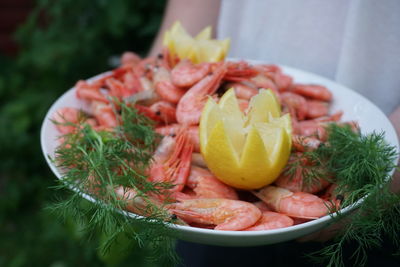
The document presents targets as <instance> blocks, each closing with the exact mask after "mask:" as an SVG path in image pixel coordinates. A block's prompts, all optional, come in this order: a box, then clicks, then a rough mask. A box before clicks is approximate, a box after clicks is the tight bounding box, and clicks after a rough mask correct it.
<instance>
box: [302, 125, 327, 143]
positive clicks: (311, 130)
mask: <svg viewBox="0 0 400 267" xmlns="http://www.w3.org/2000/svg"><path fill="white" fill-rule="evenodd" d="M325 125H326V123H323V122H318V121H316V120H305V121H300V122H298V123H297V130H298V133H299V134H300V135H302V136H315V137H316V138H318V139H319V140H321V141H326V139H327V132H326V129H325Z"/></svg>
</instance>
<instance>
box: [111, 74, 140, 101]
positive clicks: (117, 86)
mask: <svg viewBox="0 0 400 267" xmlns="http://www.w3.org/2000/svg"><path fill="white" fill-rule="evenodd" d="M105 83H106V85H107V88H108V89H109V90H110V93H109V94H110V96H113V97H116V98H117V99H119V100H122V99H123V98H125V97H128V96H131V95H133V94H134V93H136V91H135V90H130V89H128V88H127V87H126V86H125V85H124V84H123V83H122V82H120V81H119V80H117V79H114V78H109V79H107V80H106V81H105Z"/></svg>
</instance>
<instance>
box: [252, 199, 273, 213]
mask: <svg viewBox="0 0 400 267" xmlns="http://www.w3.org/2000/svg"><path fill="white" fill-rule="evenodd" d="M253 204H254V206H256V207H257V208H259V209H260V210H261V212H264V211H271V209H270V208H269V207H268V206H267V204H265V202H263V201H261V200H260V201H256V202H253Z"/></svg>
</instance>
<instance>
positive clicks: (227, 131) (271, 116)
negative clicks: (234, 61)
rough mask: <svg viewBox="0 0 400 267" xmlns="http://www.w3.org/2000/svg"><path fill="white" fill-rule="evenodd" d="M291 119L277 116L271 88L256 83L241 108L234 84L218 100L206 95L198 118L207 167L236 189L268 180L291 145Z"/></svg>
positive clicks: (276, 173)
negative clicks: (244, 109) (254, 91)
mask: <svg viewBox="0 0 400 267" xmlns="http://www.w3.org/2000/svg"><path fill="white" fill-rule="evenodd" d="M291 134H292V128H291V119H290V115H289V114H285V115H283V116H281V110H280V105H279V102H278V100H277V98H276V97H275V95H274V93H273V92H272V91H271V90H265V89H260V91H259V93H258V94H257V95H256V96H254V97H253V98H252V99H251V101H250V104H249V109H248V112H247V115H245V114H243V113H242V112H241V111H240V108H239V104H238V101H237V99H236V96H235V93H234V90H233V89H229V90H228V91H227V92H226V93H225V94H224V95H223V96H222V97H221V100H220V101H219V103H216V102H215V100H214V99H212V98H211V97H210V98H209V99H208V101H207V103H206V105H205V107H204V109H203V112H202V116H201V120H200V148H201V153H202V155H203V157H204V160H205V161H206V163H207V166H208V168H209V169H210V170H211V172H213V173H214V175H215V176H216V177H217V178H218V179H220V180H221V181H222V182H224V183H226V184H228V185H231V186H233V187H236V188H240V189H247V190H250V189H257V188H260V187H263V186H265V185H268V184H270V183H272V182H273V181H274V180H275V179H276V178H277V177H278V176H279V174H280V172H281V171H282V169H283V168H284V166H285V165H286V163H287V161H288V159H289V154H290V149H291Z"/></svg>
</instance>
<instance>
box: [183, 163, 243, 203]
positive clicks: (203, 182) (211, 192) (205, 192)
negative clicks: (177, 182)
mask: <svg viewBox="0 0 400 267" xmlns="http://www.w3.org/2000/svg"><path fill="white" fill-rule="evenodd" d="M186 186H187V187H189V188H190V189H192V190H193V193H194V194H185V193H181V192H178V193H177V194H176V195H175V197H176V199H177V200H184V199H197V198H225V199H238V195H237V193H236V191H235V189H233V188H232V187H230V186H228V185H226V184H224V183H222V182H221V181H220V180H218V179H217V178H216V177H215V176H214V175H213V174H212V173H211V172H210V171H208V170H206V169H204V168H200V167H197V166H192V167H191V170H190V175H189V178H188V180H187V182H186Z"/></svg>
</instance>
